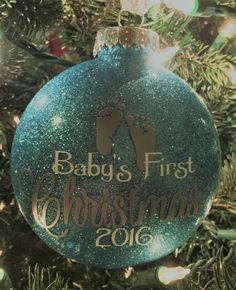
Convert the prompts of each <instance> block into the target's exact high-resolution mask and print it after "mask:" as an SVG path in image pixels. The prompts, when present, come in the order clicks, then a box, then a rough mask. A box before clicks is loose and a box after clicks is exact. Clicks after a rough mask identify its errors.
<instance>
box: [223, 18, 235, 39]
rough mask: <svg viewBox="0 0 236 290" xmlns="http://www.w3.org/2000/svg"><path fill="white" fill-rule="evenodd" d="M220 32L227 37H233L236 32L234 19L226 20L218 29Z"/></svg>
mask: <svg viewBox="0 0 236 290" xmlns="http://www.w3.org/2000/svg"><path fill="white" fill-rule="evenodd" d="M220 31H221V34H223V35H224V36H225V37H227V38H233V37H234V35H235V33H236V21H235V20H229V21H227V22H226V23H225V24H224V25H223V27H222V28H221V29H220Z"/></svg>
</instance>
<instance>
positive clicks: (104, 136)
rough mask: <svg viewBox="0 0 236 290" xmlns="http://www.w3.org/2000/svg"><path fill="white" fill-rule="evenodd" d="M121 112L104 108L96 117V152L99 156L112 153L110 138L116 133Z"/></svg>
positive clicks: (111, 108)
mask: <svg viewBox="0 0 236 290" xmlns="http://www.w3.org/2000/svg"><path fill="white" fill-rule="evenodd" d="M122 120H123V112H122V111H121V110H120V109H119V108H118V109H117V108H113V107H106V108H105V109H103V110H102V111H100V112H99V113H98V116H97V144H96V145H97V150H98V152H99V153H100V154H101V155H109V154H111V151H112V137H113V136H114V134H115V133H116V131H117V129H118V128H119V125H120V124H121V121H122Z"/></svg>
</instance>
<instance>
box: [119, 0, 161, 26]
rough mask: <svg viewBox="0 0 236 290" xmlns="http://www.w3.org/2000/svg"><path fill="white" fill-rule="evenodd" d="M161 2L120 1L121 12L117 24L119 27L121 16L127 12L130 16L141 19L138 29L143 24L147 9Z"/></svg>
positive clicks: (151, 0) (159, 0) (146, 0)
mask: <svg viewBox="0 0 236 290" xmlns="http://www.w3.org/2000/svg"><path fill="white" fill-rule="evenodd" d="M159 2H161V0H120V3H121V10H120V13H119V16H118V24H119V26H122V25H121V14H122V13H123V12H124V11H128V12H130V13H132V14H136V15H139V16H140V17H141V18H142V22H141V24H140V26H139V27H141V26H142V25H143V23H144V15H145V14H146V13H147V11H148V10H149V8H150V7H151V6H153V5H154V4H158V3H159Z"/></svg>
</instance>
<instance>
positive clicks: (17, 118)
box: [13, 116, 20, 125]
mask: <svg viewBox="0 0 236 290" xmlns="http://www.w3.org/2000/svg"><path fill="white" fill-rule="evenodd" d="M13 120H14V122H15V123H16V124H17V125H18V124H19V123H20V118H19V117H18V116H14V118H13Z"/></svg>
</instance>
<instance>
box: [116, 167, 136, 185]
mask: <svg viewBox="0 0 236 290" xmlns="http://www.w3.org/2000/svg"><path fill="white" fill-rule="evenodd" d="M120 170H121V172H120V173H118V174H117V175H116V179H117V180H118V181H119V182H129V181H130V180H131V179H132V174H131V172H130V171H129V170H128V166H126V165H121V167H120ZM125 174H126V175H127V178H126V179H123V178H124V176H125Z"/></svg>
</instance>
